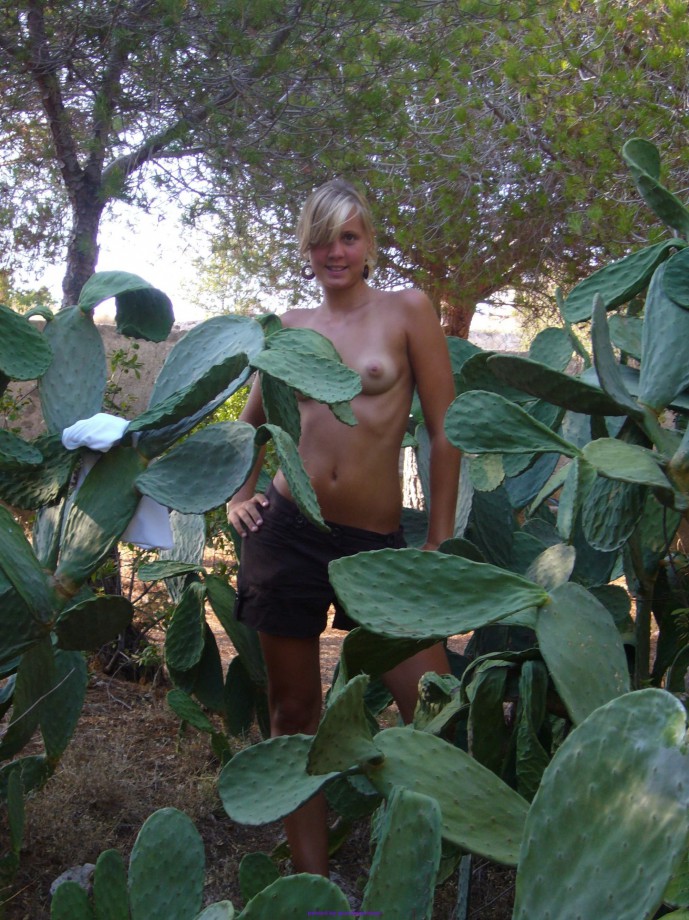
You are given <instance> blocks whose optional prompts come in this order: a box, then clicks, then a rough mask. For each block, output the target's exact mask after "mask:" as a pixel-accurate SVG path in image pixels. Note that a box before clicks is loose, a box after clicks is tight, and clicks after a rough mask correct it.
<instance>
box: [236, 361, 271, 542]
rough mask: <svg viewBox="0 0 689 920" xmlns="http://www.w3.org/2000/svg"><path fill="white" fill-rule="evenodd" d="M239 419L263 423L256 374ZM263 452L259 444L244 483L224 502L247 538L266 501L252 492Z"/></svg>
mask: <svg viewBox="0 0 689 920" xmlns="http://www.w3.org/2000/svg"><path fill="white" fill-rule="evenodd" d="M239 420H240V421H242V422H248V423H249V424H250V425H253V426H254V428H258V427H259V425H263V424H264V422H265V421H266V414H265V411H264V409H263V398H262V396H261V384H260V381H259V378H258V375H256V379H255V380H254V382H253V384H252V387H251V391H250V393H249V398H248V399H247V401H246V405H245V406H244V408H243V409H242V412H241V414H240V416H239ZM264 455H265V447H262V448H261V450H260V451H259V455H258V459H257V460H256V463H255V464H254V467H253V469H252V470H251V473H249V476H248V477H247V479H246V482H245V483H244V485H242V487H241V488H240V489H238V490H237V491H236V492H235V493H234V495H233V496H232V498H231V499H230V500H229V502H228V503H227V519H228V521H229V522H230V524H232V526H233V527H234V528H235V530H236V531H237V533H238V534H239V535H240V536H241V537H246V536H247V533H248V532H249V531H256V530H258V528H259V527H260V526H261V524H262V523H263V519H262V517H261V508H265V507H267V506H268V504H269V502H268V499H267V498H266V497H265V495H263V494H261V493H260V492H255V489H256V483H257V481H258V477H259V474H260V472H261V466H262V465H263V457H264Z"/></svg>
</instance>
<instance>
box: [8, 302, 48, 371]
mask: <svg viewBox="0 0 689 920" xmlns="http://www.w3.org/2000/svg"><path fill="white" fill-rule="evenodd" d="M52 357H53V352H52V349H51V347H50V345H49V344H48V341H47V340H46V338H45V337H44V336H43V335H42V334H41V333H40V332H39V331H38V329H36V327H35V326H33V325H32V324H31V323H30V322H29V321H28V319H27V318H26V317H25V316H21V315H20V314H19V313H15V312H14V310H10V308H9V307H5V306H3V305H2V304H0V373H1V374H2V375H3V376H4V377H9V378H10V379H12V380H35V379H37V378H38V377H41V376H42V375H43V374H44V373H45V372H46V371H47V369H48V367H49V366H50V362H51V361H52Z"/></svg>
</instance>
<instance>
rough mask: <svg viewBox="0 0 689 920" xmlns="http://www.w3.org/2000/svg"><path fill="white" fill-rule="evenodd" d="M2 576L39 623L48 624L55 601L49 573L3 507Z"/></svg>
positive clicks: (0, 514) (0, 517)
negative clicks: (50, 589)
mask: <svg viewBox="0 0 689 920" xmlns="http://www.w3.org/2000/svg"><path fill="white" fill-rule="evenodd" d="M0 572H2V573H4V575H5V578H6V579H7V581H8V582H9V583H10V584H11V585H12V586H13V587H14V590H15V591H16V592H17V594H18V595H19V596H20V597H21V599H22V600H23V602H24V604H25V605H26V608H27V609H28V610H29V611H30V613H31V615H32V616H33V618H34V619H35V620H37V621H38V622H39V623H47V622H48V621H49V619H50V615H51V609H52V598H51V596H50V591H49V588H48V582H47V580H46V576H45V573H44V571H43V569H42V568H41V565H40V563H39V561H38V559H37V558H36V556H35V555H34V552H33V550H32V549H31V545H30V543H29V541H28V540H27V539H26V537H25V536H24V531H23V530H22V528H21V527H20V525H19V524H18V523H17V522H16V521H15V520H14V518H13V517H12V515H11V514H10V512H9V511H8V510H7V509H6V508H3V507H2V506H0Z"/></svg>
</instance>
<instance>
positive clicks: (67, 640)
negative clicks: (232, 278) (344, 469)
mask: <svg viewBox="0 0 689 920" xmlns="http://www.w3.org/2000/svg"><path fill="white" fill-rule="evenodd" d="M109 298H114V299H115V303H116V311H117V312H116V321H117V327H118V330H119V331H120V332H122V333H123V334H126V335H130V336H136V337H140V338H147V339H149V340H151V341H162V340H163V339H165V338H166V337H167V335H168V333H169V331H170V329H171V326H172V321H173V314H172V307H171V304H170V300H169V298H168V297H167V296H166V295H165V294H163V293H162V292H161V291H158V290H157V289H155V288H152V287H151V286H150V285H149V284H148V283H147V282H146V281H144V280H143V279H141V278H139V277H138V276H135V275H131V274H128V273H125V272H101V273H97V274H96V275H94V276H93V277H92V278H91V279H90V280H89V281H88V282H87V284H86V285H85V286H84V288H83V290H82V293H81V296H80V299H79V303H78V304H76V305H75V306H72V307H68V308H65V309H62V310H60V311H59V312H58V313H57V314H55V315H53V314H52V313H50V311H41V315H42V317H43V318H44V319H45V320H46V322H45V327H44V329H43V331H42V332H41V331H39V330H38V329H37V328H36V327H35V326H34V325H33V324H32V323H31V322H30V316H29V315H25V316H20V315H18V314H16V313H14V312H13V311H12V310H9V309H7V308H6V307H2V308H0V388H1V389H2V390H3V391H4V389H5V388H6V386H7V385H8V383H9V381H10V380H12V379H15V380H31V379H37V380H38V389H39V394H40V401H41V407H42V412H43V417H44V421H45V426H46V429H47V433H46V434H45V435H42V436H41V437H39V438H37V439H36V440H35V441H34V442H31V443H29V442H26V441H24V440H23V439H22V438H20V437H18V436H17V435H14V434H12V433H9V432H6V431H3V432H0V502H2V503H3V504H0V598H1V599H2V603H1V605H0V680H1V681H2V684H1V685H0V715H5V714H9V717H8V724H7V728H6V731H5V732H4V734H3V736H2V738H0V762H3V764H4V765H3V766H2V767H0V799H1V800H3V801H5V802H7V804H8V806H9V813H10V814H11V816H12V828H13V830H12V835H13V838H12V843H11V850H10V852H9V853H8V854H7V858H6V865H7V866H9V867H10V868H11V866H13V865H14V864H15V863H16V856H17V853H18V848H19V846H18V844H17V842H16V841H17V839H18V838H19V837H20V836H21V834H20V831H21V826H22V808H21V807H20V806H19V804H18V801H19V798H20V797H21V796H23V795H25V794H26V793H28V792H29V791H31V790H32V789H35V788H37V787H38V786H40V785H41V784H42V783H43V782H44V781H45V780H46V778H47V777H48V776H49V775H50V773H51V772H52V770H54V768H55V765H56V764H57V762H58V760H59V758H60V756H61V754H62V752H63V751H64V749H65V747H66V746H67V744H68V743H69V739H70V737H71V735H72V733H73V731H74V727H75V725H76V722H77V720H78V718H79V713H80V711H81V708H82V705H83V701H84V696H85V692H86V683H87V672H86V664H85V659H84V656H83V652H84V651H88V650H96V649H98V648H100V647H101V646H102V645H103V644H104V643H106V642H108V641H110V640H111V639H112V638H113V637H115V636H116V635H118V634H119V633H121V632H122V631H123V630H124V629H125V627H126V626H127V625H128V624H129V623H130V621H131V618H132V614H133V609H132V606H131V604H130V603H129V602H128V601H127V600H125V599H124V598H122V597H119V596H106V595H102V594H99V593H95V592H94V591H93V590H92V589H91V588H90V587H89V579H90V578H91V576H92V575H93V573H94V572H95V571H96V570H97V569H98V567H99V566H100V565H101V564H102V563H103V561H104V560H106V559H107V558H108V556H109V554H110V553H111V552H112V550H113V548H114V547H115V546H116V545H117V543H118V541H119V540H120V538H121V537H122V535H123V533H124V532H125V530H126V528H127V526H128V525H129V523H130V521H131V519H132V517H133V515H134V514H135V512H136V510H137V508H138V506H139V503H140V501H141V499H142V497H144V496H148V497H149V498H150V499H153V500H154V501H155V502H157V503H159V505H162V506H164V507H166V508H167V509H169V510H170V512H171V529H172V533H173V536H174V540H175V546H174V549H173V550H171V551H168V554H167V559H166V560H161V562H160V563H158V566H159V568H158V574H156V572H155V571H154V573H153V575H151V577H165V578H166V579H167V581H168V584H169V585H170V586H171V589H172V590H176V591H177V592H178V596H177V598H176V607H175V611H174V614H173V616H172V622H171V625H170V629H169V632H168V636H167V643H166V656H167V664H168V668H169V671H170V674H171V675H172V677H173V680H174V681H175V683H176V685H177V689H176V691H175V692H174V693H173V695H172V698H171V702H173V704H174V705H175V706H176V707H177V709H178V711H179V712H180V714H181V717H182V718H183V719H184V720H185V721H189V722H192V723H193V722H196V723H197V724H199V725H200V724H204V726H205V725H206V723H207V722H208V719H207V717H206V715H205V713H204V712H203V711H202V710H201V709H200V708H199V705H198V703H200V704H201V706H203V707H205V708H207V709H210V710H211V711H213V712H219V713H221V714H222V715H223V717H224V719H225V724H226V727H227V728H228V730H229V731H231V732H233V733H235V734H242V733H243V732H244V731H245V730H246V729H247V727H248V725H249V724H250V722H251V719H252V718H253V716H254V714H255V713H256V712H258V713H259V715H260V716H261V717H262V718H263V721H264V724H265V715H264V714H265V686H264V684H265V678H264V674H263V665H262V660H261V658H260V650H259V649H258V644H257V642H256V639H255V636H254V635H253V634H250V633H249V632H248V631H247V630H245V629H243V628H242V627H241V624H238V623H236V622H234V620H233V616H232V607H233V601H234V595H233V590H232V588H231V586H230V584H229V582H228V581H227V579H223V578H220V576H217V575H214V574H212V573H205V572H204V571H203V569H202V567H200V566H198V565H195V564H194V559H195V558H196V559H198V558H200V557H201V555H202V551H203V545H204V542H205V530H204V524H203V514H204V513H205V512H206V511H208V510H210V509H212V508H215V507H217V506H219V505H222V504H224V502H225V501H226V500H227V499H228V498H230V497H231V496H232V495H233V494H234V492H235V491H236V490H237V489H238V488H239V487H240V486H241V485H242V483H243V482H244V480H245V478H246V476H247V475H248V474H249V472H250V470H251V468H252V467H253V464H254V462H255V460H256V457H257V455H258V451H259V449H260V448H261V446H262V445H263V444H264V443H265V442H266V441H267V440H272V441H273V442H274V444H275V448H276V452H277V454H278V456H279V458H280V462H281V464H282V466H283V469H285V471H286V474H287V476H288V479H289V481H290V484H291V487H292V489H293V493H294V495H295V499H296V500H297V502H299V503H300V504H301V505H302V510H303V512H304V514H305V515H307V516H308V517H309V518H310V519H312V520H313V521H314V522H315V523H316V524H317V525H318V526H321V527H325V524H324V522H323V520H322V517H321V515H320V511H319V509H318V504H317V502H316V500H315V496H314V494H313V490H312V488H311V485H310V482H309V480H308V477H307V475H306V473H305V471H304V469H303V467H302V465H301V461H300V459H299V455H298V452H297V447H296V444H295V442H294V440H293V438H292V436H291V435H290V434H289V433H288V432H289V430H290V428H292V430H294V426H293V424H292V415H291V413H290V403H289V401H285V400H283V401H282V402H281V401H279V400H276V402H275V405H274V406H272V407H271V410H270V412H269V422H268V424H266V425H265V426H263V427H262V428H261V429H259V430H258V431H255V430H254V429H253V428H252V427H251V426H249V425H246V424H244V423H241V422H221V423H217V424H211V425H206V426H205V427H203V426H202V427H198V425H199V422H201V421H202V420H203V419H205V418H206V417H207V416H208V415H210V413H212V412H213V411H214V410H215V408H216V407H217V406H218V405H220V404H221V403H222V402H223V401H225V400H226V399H227V398H228V397H229V396H230V395H231V394H232V393H234V392H235V391H236V390H237V389H239V388H240V387H242V386H244V385H245V384H246V383H247V381H248V379H249V376H250V375H251V373H252V372H253V370H254V369H259V367H260V366H261V365H262V364H265V365H266V369H265V370H264V369H262V368H261V369H260V373H261V374H262V376H263V378H264V379H265V380H266V381H269V383H267V386H268V387H271V386H272V388H273V390H274V391H275V392H281V393H282V392H284V393H292V394H293V389H292V388H293V387H297V388H298V389H299V390H300V391H302V392H305V393H308V394H309V395H311V396H313V398H316V399H320V400H321V401H323V402H326V403H332V404H333V411H334V412H336V413H337V414H338V417H343V418H344V417H346V416H347V407H348V400H350V399H351V398H352V397H353V396H354V395H355V394H356V393H357V392H358V390H359V388H360V385H361V384H360V380H359V378H358V375H356V374H355V373H354V372H353V371H351V370H350V369H349V368H346V367H345V366H344V365H343V364H342V362H341V361H340V360H339V356H338V355H337V353H336V352H335V351H334V349H332V346H330V344H329V343H327V342H326V340H325V339H323V338H322V336H318V335H317V334H316V333H313V332H310V331H308V330H304V331H303V335H302V334H300V333H301V330H295V331H293V332H292V331H290V332H289V334H288V335H287V336H283V335H282V333H281V332H280V331H279V326H280V323H279V321H278V320H277V319H276V318H274V317H273V318H267V319H266V320H264V321H263V322H259V321H257V320H254V319H250V318H247V317H241V316H220V317H215V318H213V319H210V320H208V321H206V322H205V323H201V324H199V325H198V326H196V327H194V328H193V329H192V330H190V331H189V332H188V333H187V334H186V335H185V336H184V337H183V338H182V339H180V341H179V342H178V343H177V344H176V345H175V347H174V348H173V349H172V350H171V351H170V353H169V355H168V358H167V360H166V362H165V364H164V365H163V367H162V369H161V371H160V373H159V375H158V377H157V379H156V382H155V385H154V387H153V391H152V394H151V397H150V401H149V405H148V408H147V409H146V410H145V411H143V412H142V413H141V414H140V415H139V416H138V417H137V418H135V419H133V420H130V421H129V422H128V424H127V425H126V426H125V427H124V431H123V433H122V436H121V438H120V439H119V441H118V442H117V443H116V444H115V445H114V446H112V447H111V448H110V450H107V451H106V452H101V453H100V455H97V456H98V459H97V462H93V461H94V459H95V458H94V454H93V452H91V451H89V450H87V449H86V448H76V449H74V450H68V449H67V448H65V447H64V446H63V444H62V432H63V431H64V430H65V429H66V428H68V427H70V426H72V425H73V424H75V423H76V422H79V421H82V420H86V419H91V418H92V417H93V416H95V415H97V414H98V413H100V412H101V410H102V406H103V398H104V394H105V384H106V364H105V354H104V348H103V343H102V340H101V337H100V334H99V332H98V329H97V328H96V325H95V323H94V320H93V310H94V308H95V307H96V306H97V305H98V304H99V303H101V302H102V301H104V300H106V299H109ZM268 333H272V334H270V335H269V334H268ZM312 365H317V367H318V373H315V372H314V369H313V366H312ZM322 380H324V381H325V383H322V382H319V381H322ZM294 434H295V435H296V436H297V437H298V432H294ZM80 471H81V472H80ZM17 512H28V513H30V514H32V515H34V517H35V524H34V527H33V535H32V539H31V540H29V539H27V537H26V536H25V534H24V529H23V527H22V526H21V525H20V524H19V523H18V522H17V520H16V519H15V514H16V513H17ZM194 554H196V555H194ZM161 566H162V569H161V568H160V567H161ZM161 572H162V574H160V573H161ZM143 574H145V573H143ZM201 575H203V578H202V577H201ZM206 600H208V601H209V602H210V605H211V607H212V609H213V611H214V612H215V614H216V615H217V617H218V619H219V620H220V622H221V623H223V625H224V626H225V627H226V629H227V630H228V632H229V634H230V637H231V639H232V641H233V642H234V643H235V645H236V647H237V649H238V651H239V652H240V654H239V655H238V656H237V658H236V660H235V661H233V663H232V666H231V668H230V671H229V673H228V675H227V676H226V677H225V676H224V675H223V674H222V669H221V665H220V656H219V653H218V649H217V644H216V642H215V639H214V637H213V634H212V631H211V630H210V628H209V627H208V625H207V624H206V620H205V613H204V608H205V602H206ZM191 694H193V695H194V696H195V697H196V700H198V703H196V702H195V700H193V699H192V698H191ZM204 719H205V722H204ZM39 730H40V732H41V735H42V739H43V744H44V753H42V754H32V755H31V756H29V757H22V756H21V752H22V749H23V748H24V747H25V745H26V744H27V743H28V741H29V740H30V739H31V738H32V737H33V736H34V734H35V733H36V732H37V731H39ZM211 735H212V738H213V741H214V746H215V747H216V750H217V752H218V754H219V755H220V756H221V757H222V758H223V759H224V758H225V757H227V756H228V745H227V739H226V737H225V736H224V734H223V733H222V732H218V731H216V730H215V729H214V728H212V727H211Z"/></svg>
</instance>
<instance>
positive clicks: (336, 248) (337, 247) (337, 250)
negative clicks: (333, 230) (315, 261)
mask: <svg viewBox="0 0 689 920" xmlns="http://www.w3.org/2000/svg"><path fill="white" fill-rule="evenodd" d="M341 253H342V240H341V239H340V238H339V237H337V238H336V239H334V240H333V241H332V243H331V244H330V250H329V254H330V255H331V256H339V255H340V254H341Z"/></svg>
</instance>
